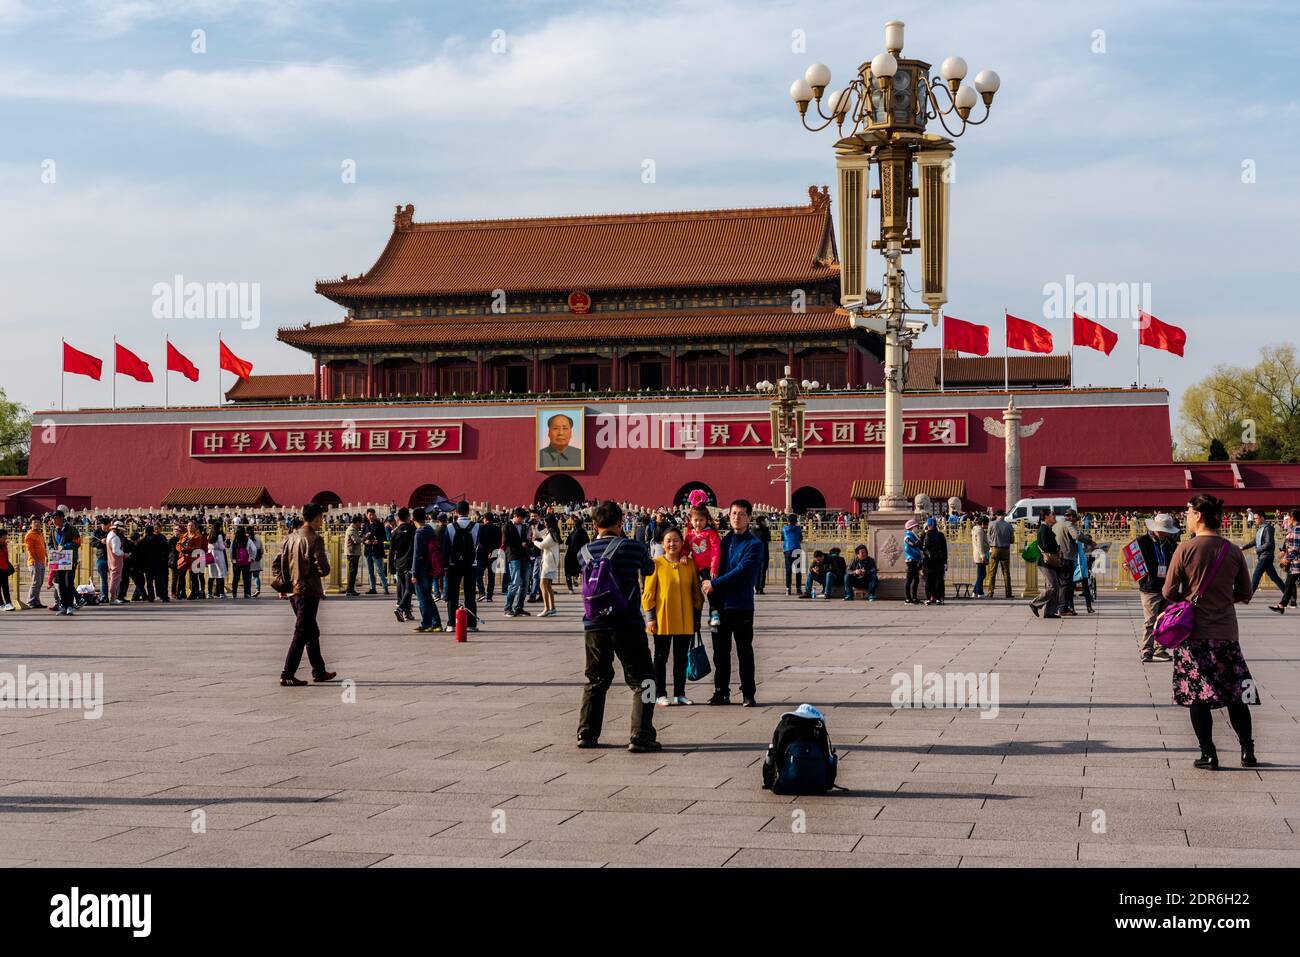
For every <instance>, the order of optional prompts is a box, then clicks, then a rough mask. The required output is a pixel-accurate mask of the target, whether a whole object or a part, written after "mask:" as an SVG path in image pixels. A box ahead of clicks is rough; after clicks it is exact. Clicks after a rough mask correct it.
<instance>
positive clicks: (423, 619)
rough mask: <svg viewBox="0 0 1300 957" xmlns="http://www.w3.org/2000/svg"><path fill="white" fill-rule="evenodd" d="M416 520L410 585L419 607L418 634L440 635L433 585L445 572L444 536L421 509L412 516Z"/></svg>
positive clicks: (440, 629) (439, 620) (440, 626)
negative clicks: (438, 633)
mask: <svg viewBox="0 0 1300 957" xmlns="http://www.w3.org/2000/svg"><path fill="white" fill-rule="evenodd" d="M411 518H412V519H414V520H415V543H414V546H413V548H412V553H411V584H412V585H414V586H415V600H416V602H417V603H418V604H419V606H420V624H419V625H417V626H416V629H415V630H416V631H417V632H419V633H421V634H429V633H431V632H437V631H442V618H441V617H440V616H439V615H438V602H437V601H436V600H435V598H434V594H433V583H434V582H436V581H440V580H441V579H442V574H443V571H444V557H445V556H444V552H443V534H442V533H440V532H439V531H438V527H437V524H436V523H434V522H430V521H428V516H427V515H426V514H425V511H424V509H422V508H417V509H416V510H415V511H414V512H412V513H411Z"/></svg>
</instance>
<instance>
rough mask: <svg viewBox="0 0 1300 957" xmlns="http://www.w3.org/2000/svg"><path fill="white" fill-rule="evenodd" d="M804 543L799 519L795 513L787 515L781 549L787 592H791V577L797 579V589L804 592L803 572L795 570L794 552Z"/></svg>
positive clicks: (782, 529)
mask: <svg viewBox="0 0 1300 957" xmlns="http://www.w3.org/2000/svg"><path fill="white" fill-rule="evenodd" d="M802 544H803V529H802V528H800V527H799V519H797V518H795V516H793V515H787V516H786V517H785V524H784V525H782V526H781V551H782V552H783V553H784V554H785V593H786V594H787V595H788V594H790V579H791V577H792V573H793V578H794V581H795V586H796V587H795V590H796V591H798V592H799V593H800V594H802V593H803V573H802V572H798V571H795V570H794V553H795V551H796V550H797V549H798V548H799V547H800V546H801V545H802Z"/></svg>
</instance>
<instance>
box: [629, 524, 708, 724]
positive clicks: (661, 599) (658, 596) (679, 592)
mask: <svg viewBox="0 0 1300 957" xmlns="http://www.w3.org/2000/svg"><path fill="white" fill-rule="evenodd" d="M660 543H661V544H662V545H663V548H664V553H663V555H661V556H660V557H658V558H656V559H655V560H654V572H653V573H652V574H650V575H647V576H646V580H645V593H644V595H643V596H642V599H641V609H642V612H643V613H644V615H645V622H646V625H645V630H646V633H647V634H649V635H650V636H651V637H652V639H653V640H654V646H655V656H654V668H655V689H656V692H657V694H658V698H657V700H656V701H655V704H657V705H659V706H661V707H665V708H666V707H669V706H670V705H689V704H694V703H695V702H693V701H691V699H690V698H688V697H686V656H687V654H688V653H689V652H690V647H691V639H692V638H694V636H695V630H696V628H697V627H698V624H697V623H698V621H699V615H700V610H701V609H702V608H703V607H704V593H703V592H702V591H701V590H700V576H699V573H698V570H697V569H696V566H695V562H694V561H693V560H692V559H691V558H690V557H689V556H688V555H687V553H686V548H685V540H684V539H683V537H682V533H681V531H680V530H678V529H677V528H674V527H672V526H669V527H667V528H665V529H664V532H663V538H662V539H661V540H660ZM670 654H671V655H672V659H673V693H672V697H669V696H668V679H667V673H668V657H669V655H670Z"/></svg>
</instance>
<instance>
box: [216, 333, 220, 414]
mask: <svg viewBox="0 0 1300 957" xmlns="http://www.w3.org/2000/svg"><path fill="white" fill-rule="evenodd" d="M220 407H221V333H220V332H218V333H217V408H220Z"/></svg>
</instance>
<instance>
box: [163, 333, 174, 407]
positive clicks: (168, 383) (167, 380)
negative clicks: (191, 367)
mask: <svg viewBox="0 0 1300 957" xmlns="http://www.w3.org/2000/svg"><path fill="white" fill-rule="evenodd" d="M163 342H165V343H166V344H167V345H168V346H170V345H171V343H172V339H171V336H167V335H164V336H163ZM170 364H171V363H169V362H168V361H167V349H166V347H164V349H163V408H164V409H166V408H169V407H170V405H171V402H170V399H169V393H170V392H171V387H172V377H171V375H170V374H169V373H168V369H167V367H168V366H169V365H170Z"/></svg>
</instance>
